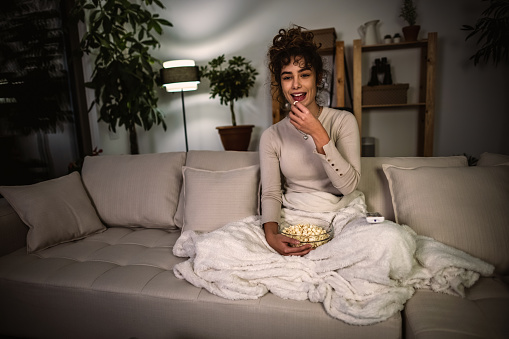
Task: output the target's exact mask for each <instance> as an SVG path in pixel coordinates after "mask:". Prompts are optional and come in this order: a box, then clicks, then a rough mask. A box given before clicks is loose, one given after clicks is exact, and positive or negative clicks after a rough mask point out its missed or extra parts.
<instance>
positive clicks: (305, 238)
mask: <svg viewBox="0 0 509 339" xmlns="http://www.w3.org/2000/svg"><path fill="white" fill-rule="evenodd" d="M282 233H283V234H284V235H286V236H287V237H290V238H293V239H297V240H299V241H300V244H298V245H291V246H292V247H298V246H303V245H305V244H306V243H311V245H312V246H313V248H316V247H318V246H321V245H323V244H325V243H326V242H328V241H329V240H330V235H329V234H327V231H326V230H325V229H323V228H322V227H319V226H316V225H313V224H297V225H291V226H288V227H286V228H284V229H283V231H282Z"/></svg>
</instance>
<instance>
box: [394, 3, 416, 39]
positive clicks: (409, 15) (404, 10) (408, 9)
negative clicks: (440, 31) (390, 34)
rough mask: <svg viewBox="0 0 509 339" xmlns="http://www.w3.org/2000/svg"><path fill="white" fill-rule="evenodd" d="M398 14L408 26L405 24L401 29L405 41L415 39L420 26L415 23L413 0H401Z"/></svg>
mask: <svg viewBox="0 0 509 339" xmlns="http://www.w3.org/2000/svg"><path fill="white" fill-rule="evenodd" d="M399 16H400V17H402V18H403V20H405V21H406V22H407V24H408V26H405V27H403V29H402V30H403V36H404V37H405V41H416V40H417V37H418V36H419V31H420V30H421V26H420V25H417V24H416V22H417V7H416V6H415V4H414V2H413V0H403V5H402V6H401V10H400V14H399Z"/></svg>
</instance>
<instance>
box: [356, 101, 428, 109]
mask: <svg viewBox="0 0 509 339" xmlns="http://www.w3.org/2000/svg"><path fill="white" fill-rule="evenodd" d="M421 106H426V103H424V102H417V103H412V104H380V105H362V108H363V109H364V108H365V109H370V108H396V107H421Z"/></svg>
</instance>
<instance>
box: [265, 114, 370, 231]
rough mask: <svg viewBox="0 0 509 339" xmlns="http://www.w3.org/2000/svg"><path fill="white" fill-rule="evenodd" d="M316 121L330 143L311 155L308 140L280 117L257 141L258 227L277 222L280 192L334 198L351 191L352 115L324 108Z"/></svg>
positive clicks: (355, 161)
mask: <svg viewBox="0 0 509 339" xmlns="http://www.w3.org/2000/svg"><path fill="white" fill-rule="evenodd" d="M318 120H319V121H320V122H321V123H322V126H323V127H324V128H325V130H326V131H327V134H328V135H329V138H330V141H329V143H328V144H327V145H325V146H324V147H323V149H324V151H325V155H323V154H319V153H318V152H317V151H316V146H315V144H314V141H313V139H312V138H311V137H309V138H308V139H307V140H306V139H304V134H303V133H302V132H300V131H299V130H297V129H296V128H295V127H294V126H293V125H292V124H291V123H290V119H289V118H288V117H286V118H285V119H283V120H281V121H280V122H278V123H276V124H274V125H272V126H270V127H269V128H268V129H267V130H265V131H264V132H263V134H262V136H261V138H260V171H261V182H262V197H261V204H262V206H261V207H262V224H264V223H266V222H269V221H274V222H279V217H280V213H281V206H282V201H283V199H282V196H283V193H286V192H311V191H322V192H329V193H332V194H335V195H338V196H339V195H346V194H349V193H351V192H353V191H354V190H355V189H356V188H357V185H358V183H359V180H360V173H361V159H360V136H359V128H358V125H357V121H356V120H355V116H354V115H353V114H352V113H350V112H347V111H340V110H336V109H332V108H327V107H324V108H323V111H322V114H321V115H320V116H319V118H318Z"/></svg>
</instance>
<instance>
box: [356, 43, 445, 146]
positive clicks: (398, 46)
mask: <svg viewBox="0 0 509 339" xmlns="http://www.w3.org/2000/svg"><path fill="white" fill-rule="evenodd" d="M437 40H438V34H437V33H428V38H427V39H425V40H419V41H415V42H402V43H394V44H379V45H370V46H363V45H362V42H361V40H354V42H353V111H354V114H355V117H356V119H357V123H358V125H359V130H360V132H361V135H362V114H363V110H367V109H370V110H373V109H380V110H387V109H400V108H416V109H418V110H419V118H418V121H419V126H418V130H419V132H418V142H417V145H418V150H417V154H418V155H419V156H433V135H434V120H435V72H436V59H437ZM414 48H418V49H420V50H421V53H420V63H419V64H420V79H419V83H418V84H411V86H418V88H419V100H418V102H416V103H407V104H394V105H362V55H363V53H369V52H374V51H390V50H402V53H404V50H405V49H414Z"/></svg>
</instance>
